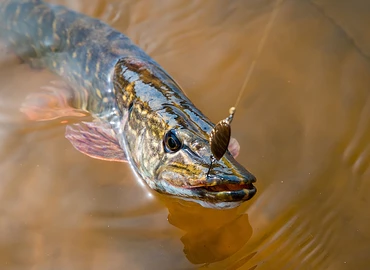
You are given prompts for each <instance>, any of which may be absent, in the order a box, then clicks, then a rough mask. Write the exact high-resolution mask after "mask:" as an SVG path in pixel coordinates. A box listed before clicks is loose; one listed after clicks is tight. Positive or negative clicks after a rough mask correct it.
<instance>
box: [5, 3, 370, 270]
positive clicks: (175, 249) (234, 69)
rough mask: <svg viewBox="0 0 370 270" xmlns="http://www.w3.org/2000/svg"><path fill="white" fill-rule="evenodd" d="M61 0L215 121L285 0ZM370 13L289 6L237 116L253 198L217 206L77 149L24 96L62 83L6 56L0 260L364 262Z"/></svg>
mask: <svg viewBox="0 0 370 270" xmlns="http://www.w3.org/2000/svg"><path fill="white" fill-rule="evenodd" d="M54 2H55V3H59V4H64V5H67V6H68V7H70V8H71V9H74V10H78V11H81V12H83V13H86V14H88V15H90V16H94V17H98V18H101V19H103V20H105V21H107V22H109V23H110V24H111V25H112V26H114V27H115V28H117V29H119V30H121V31H122V32H124V33H126V34H127V35H128V36H129V37H130V38H132V39H133V41H134V42H135V43H137V44H139V45H140V46H141V47H142V48H143V49H145V50H146V51H147V52H148V53H149V54H150V55H151V56H152V57H153V58H154V59H155V60H157V61H158V62H159V63H160V64H161V65H162V66H163V67H164V68H165V69H166V70H167V71H168V72H169V73H170V74H171V75H172V76H173V77H174V78H175V79H176V80H177V81H178V82H179V83H180V84H181V85H182V86H183V88H184V90H185V91H186V93H187V94H188V96H189V97H190V98H191V99H192V100H193V102H194V103H195V104H196V105H197V106H198V107H199V108H200V109H201V110H202V111H203V112H204V113H205V114H206V115H208V116H209V117H210V118H211V119H212V120H213V121H214V122H217V121H218V120H220V119H222V118H224V117H225V116H226V115H227V113H228V109H229V107H230V106H232V105H233V104H234V102H235V100H236V97H237V95H238V92H239V90H240V87H241V85H242V83H243V80H244V78H245V74H246V72H247V70H248V68H249V66H250V64H251V62H252V61H253V59H254V57H255V54H256V52H257V47H258V44H259V42H260V39H261V37H262V34H263V30H264V28H265V26H266V24H267V23H268V20H269V18H270V14H271V12H272V11H273V7H274V4H275V3H276V2H275V1H268V0H266V1H260V0H233V1H223V0H217V1H216V0H203V1H196V0H194V1H189V0H176V1H165V0H155V1H154V0H146V1H113V0H111V1H108V0H106V1H103V0H95V1H87V0H86V1H82V0H80V1H70V2H68V1H54ZM369 15H370V3H369V2H368V1H365V0H356V1H338V0H336V1H334V0H316V1H304V0H302V1H293V0H286V1H283V4H282V5H281V7H280V10H279V12H278V15H277V18H276V20H275V21H274V25H273V27H272V30H271V33H270V35H269V37H268V39H267V40H266V45H265V47H264V50H263V52H262V54H261V57H260V58H259V60H258V63H257V66H256V69H255V71H254V74H253V76H252V78H251V81H250V84H249V86H248V88H247V91H246V94H245V95H244V97H243V100H242V102H241V103H240V106H239V108H238V111H237V114H236V118H235V119H234V121H233V124H232V128H233V135H234V137H236V138H237V139H238V140H239V142H240V144H241V147H242V151H241V154H240V156H239V157H238V160H239V161H240V162H241V163H242V164H244V165H245V166H246V167H247V168H248V169H250V170H251V171H252V172H253V173H254V174H255V175H256V176H257V178H258V183H257V188H258V193H257V195H256V196H255V197H254V198H253V199H252V200H251V201H249V202H247V203H245V204H243V205H242V206H241V207H239V208H237V209H232V210H224V211H220V210H212V209H204V208H202V207H200V206H198V205H195V204H192V203H185V202H183V201H180V200H176V199H171V198H168V197H165V196H160V195H158V194H155V193H151V192H150V190H149V189H148V188H146V187H145V186H142V185H141V184H140V183H138V181H136V179H135V178H134V176H133V174H132V173H131V170H130V169H129V167H128V165H126V164H119V163H110V162H104V161H99V160H94V159H91V158H88V157H87V156H85V155H83V154H81V153H79V152H77V151H76V150H75V149H74V148H73V147H72V145H71V144H70V143H69V142H68V141H67V140H66V139H64V129H65V126H64V124H62V123H60V120H59V121H53V122H42V123H34V122H29V121H27V120H26V119H25V118H24V116H23V115H22V114H21V113H20V112H19V110H18V108H19V106H20V104H21V103H22V101H23V100H24V98H25V96H26V95H27V93H29V92H31V91H37V89H38V88H39V87H41V86H43V85H45V84H48V82H49V81H50V80H53V79H55V77H53V75H51V74H50V73H48V72H47V71H39V70H31V69H30V68H29V67H27V66H25V65H20V64H19V62H18V60H17V59H16V58H15V57H14V56H12V55H9V54H7V53H6V52H5V51H4V50H2V54H1V55H2V58H1V59H2V60H1V62H0V81H1V86H0V95H1V98H0V149H1V151H0V160H1V162H0V175H1V181H0V211H1V214H0V250H1V252H0V268H1V269H41V270H43V269H45V270H46V269H48V270H49V269H69V270H72V269H194V268H201V269H368V267H369V265H370V259H369V256H368V254H369V253H370V239H369V238H370V213H369V211H368V209H369V206H370V203H369V199H368V196H367V194H368V193H369V191H370V182H369V181H368V180H369V179H368V178H369V176H370V169H369V165H370V144H369V141H370V122H369V115H370V76H369V74H370V62H369V57H370V34H369V32H368V27H367V26H368V25H369V23H370V16H369ZM78 120H79V119H77V120H76V119H70V120H69V121H78Z"/></svg>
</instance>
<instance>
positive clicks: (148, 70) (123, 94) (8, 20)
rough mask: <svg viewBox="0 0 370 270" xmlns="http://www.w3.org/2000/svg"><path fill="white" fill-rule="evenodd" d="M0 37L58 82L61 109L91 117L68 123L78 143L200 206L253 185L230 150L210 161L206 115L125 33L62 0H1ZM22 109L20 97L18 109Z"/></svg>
mask: <svg viewBox="0 0 370 270" xmlns="http://www.w3.org/2000/svg"><path fill="white" fill-rule="evenodd" d="M0 38H1V39H2V40H4V41H6V42H7V44H8V46H9V47H10V48H11V49H12V50H13V51H14V52H15V53H16V54H17V55H19V56H20V57H21V58H22V59H23V60H24V61H25V62H27V63H29V64H30V65H31V66H35V67H41V68H47V69H49V70H50V71H52V72H54V73H55V74H57V75H59V76H60V77H61V78H62V79H63V80H64V81H65V83H66V86H64V87H59V88H63V89H56V90H55V89H54V90H55V91H51V92H50V91H49V92H48V95H50V96H51V98H55V96H58V97H59V99H58V100H59V101H60V103H62V104H64V105H65V107H66V108H69V111H68V110H67V112H73V109H71V108H74V109H77V110H79V111H85V112H89V113H90V114H91V115H92V116H93V117H94V119H95V120H94V122H91V123H80V124H77V125H73V126H68V127H67V129H66V137H67V138H68V139H69V140H70V141H71V143H72V144H73V145H74V147H75V148H76V149H78V150H79V151H81V152H83V153H85V154H87V155H89V156H92V157H95V158H101V159H106V160H116V161H124V160H127V161H128V162H129V163H130V165H131V167H132V168H133V170H134V171H135V172H136V174H137V175H138V176H139V177H140V178H142V179H144V180H145V181H146V183H147V184H148V185H149V186H150V187H151V188H152V189H154V190H156V191H158V192H161V193H165V194H169V195H174V196H179V197H182V198H184V199H187V200H192V201H195V202H198V203H200V204H202V205H203V206H206V207H213V208H228V207H235V206H237V205H239V204H240V203H241V202H243V201H246V200H248V199H250V198H251V197H253V195H254V194H255V193H256V188H255V187H254V186H253V182H255V177H254V176H253V175H252V174H251V173H249V172H248V171H247V170H246V169H245V168H244V167H243V166H241V165H240V164H239V163H238V162H237V161H235V159H234V158H233V157H232V156H231V154H230V152H228V151H227V152H226V154H225V155H224V156H223V157H222V158H220V159H219V160H213V161H212V152H211V148H210V144H209V134H210V133H211V131H212V129H213V127H214V124H213V123H212V122H211V121H210V120H209V119H208V118H207V117H205V116H204V115H203V114H202V112H201V111H200V110H198V109H197V108H196V107H195V106H194V104H193V103H192V102H191V101H190V100H189V98H188V97H187V96H186V95H185V94H184V92H183V91H182V90H181V88H180V86H179V85H178V84H177V83H176V82H175V81H174V80H173V79H172V78H171V77H170V75H169V74H168V73H167V72H166V71H164V70H163V69H162V68H161V67H160V65H159V64H158V63H156V62H155V61H154V60H153V59H152V58H150V57H149V56H148V55H147V54H146V53H145V52H144V51H143V50H141V49H140V48H139V47H137V46H136V45H134V44H133V43H132V42H131V41H130V40H129V38H128V37H126V36H125V35H124V34H122V33H120V32H118V31H117V30H115V29H113V28H111V27H110V26H108V25H107V24H105V23H103V22H101V21H100V20H97V19H94V18H90V17H88V16H85V15H82V14H80V13H77V12H74V11H71V10H69V9H67V8H65V7H63V6H56V5H52V4H48V3H45V2H43V1H40V0H11V1H3V2H1V3H0ZM36 97H37V98H36V99H35V100H36V101H38V100H40V99H42V98H40V97H41V96H37V95H36ZM42 97H45V94H44V96H42ZM61 100H62V101H61ZM29 109H30V106H28V105H27V103H26V105H25V106H24V108H23V111H24V112H29ZM65 115H66V113H65V111H63V113H60V114H57V115H56V116H55V117H54V118H56V117H60V116H65ZM67 115H68V113H67ZM72 115H73V114H72ZM49 118H53V117H49ZM43 120H45V119H43Z"/></svg>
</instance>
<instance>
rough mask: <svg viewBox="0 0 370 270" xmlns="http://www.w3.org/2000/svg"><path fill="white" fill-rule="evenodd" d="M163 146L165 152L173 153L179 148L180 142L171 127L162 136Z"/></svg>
mask: <svg viewBox="0 0 370 270" xmlns="http://www.w3.org/2000/svg"><path fill="white" fill-rule="evenodd" d="M163 142H164V147H165V150H166V152H170V153H174V152H177V151H179V150H180V149H181V147H182V143H181V142H180V140H179V139H178V138H177V137H176V133H175V131H174V130H173V129H171V130H169V131H168V132H167V133H166V135H165V136H164V141H163Z"/></svg>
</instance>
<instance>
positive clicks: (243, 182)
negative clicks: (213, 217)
mask: <svg viewBox="0 0 370 270" xmlns="http://www.w3.org/2000/svg"><path fill="white" fill-rule="evenodd" d="M210 166H211V167H210ZM201 167H202V168H203V170H202V169H200V168H201ZM189 168H190V169H189ZM160 170H161V171H160V172H159V175H158V177H157V179H158V180H157V181H155V182H150V183H149V185H151V188H152V189H154V190H156V191H158V192H160V193H164V194H168V195H172V196H176V197H181V198H183V199H185V200H189V201H193V202H196V203H198V204H200V205H202V206H204V207H207V208H218V209H221V208H234V207H237V206H239V205H240V204H241V203H243V202H245V201H248V200H250V199H251V198H252V197H253V196H254V195H255V194H256V192H257V189H256V187H255V186H254V185H253V183H254V182H256V178H255V177H254V176H253V175H252V174H251V173H250V172H249V171H247V170H246V169H245V168H244V167H242V166H241V165H240V164H239V163H238V162H237V161H236V160H235V159H234V158H233V157H232V156H231V155H230V154H229V153H226V154H225V156H224V157H223V158H222V159H221V160H220V161H217V162H214V163H213V164H212V165H211V163H210V162H209V163H207V164H202V165H201V166H198V171H196V173H194V172H195V170H194V161H193V163H192V164H189V167H188V168H187V166H186V165H184V166H183V168H182V170H181V171H178V172H177V171H174V170H173V167H172V166H167V167H166V166H164V167H161V169H160Z"/></svg>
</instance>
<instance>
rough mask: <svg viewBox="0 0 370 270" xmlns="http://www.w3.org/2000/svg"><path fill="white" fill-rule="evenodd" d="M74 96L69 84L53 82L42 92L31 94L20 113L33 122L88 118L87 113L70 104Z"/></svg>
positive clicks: (42, 89)
mask: <svg viewBox="0 0 370 270" xmlns="http://www.w3.org/2000/svg"><path fill="white" fill-rule="evenodd" d="M72 96H73V89H71V87H70V86H69V85H68V84H66V83H65V82H63V81H52V82H51V84H50V85H48V86H44V87H42V88H41V91H40V92H37V93H32V94H29V95H28V96H27V98H26V100H25V101H24V102H23V104H22V106H21V108H20V111H21V112H23V113H24V114H25V115H26V116H27V117H28V118H29V119H30V120H33V121H46V120H53V119H56V118H59V117H66V116H76V117H84V116H86V115H87V113H86V112H84V111H82V110H78V109H76V108H73V107H72V106H71V105H70V104H69V101H70V99H71V98H72Z"/></svg>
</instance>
